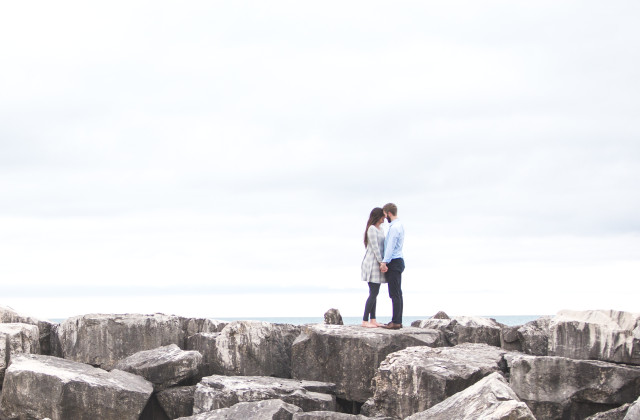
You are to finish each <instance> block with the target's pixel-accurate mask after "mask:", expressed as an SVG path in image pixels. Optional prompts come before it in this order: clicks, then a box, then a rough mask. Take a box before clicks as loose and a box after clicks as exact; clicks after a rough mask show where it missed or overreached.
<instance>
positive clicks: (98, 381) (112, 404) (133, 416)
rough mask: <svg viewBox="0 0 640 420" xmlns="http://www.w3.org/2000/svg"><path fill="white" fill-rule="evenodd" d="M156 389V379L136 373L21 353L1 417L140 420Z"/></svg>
mask: <svg viewBox="0 0 640 420" xmlns="http://www.w3.org/2000/svg"><path fill="white" fill-rule="evenodd" d="M152 392H153V386H152V385H151V383H149V382H147V381H146V380H145V379H143V378H141V377H139V376H136V375H133V374H131V373H127V372H122V371H119V370H114V371H112V372H107V371H104V370H102V369H98V368H94V367H92V366H89V365H85V364H82V363H77V362H73V361H70V360H64V359H60V358H57V357H52V356H41V355H26V354H24V355H17V356H15V357H14V358H13V360H12V361H11V365H10V366H9V368H8V369H7V372H6V375H5V380H4V387H3V389H2V401H1V402H0V418H8V419H42V418H45V417H49V418H50V419H52V420H69V419H74V420H85V419H86V420H95V419H100V420H128V419H130V420H137V419H138V418H139V417H140V414H141V413H142V411H143V409H144V408H145V406H146V404H147V401H148V400H149V397H150V396H151V394H152ZM3 416H4V417H3Z"/></svg>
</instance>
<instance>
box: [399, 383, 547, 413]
mask: <svg viewBox="0 0 640 420" xmlns="http://www.w3.org/2000/svg"><path fill="white" fill-rule="evenodd" d="M451 419H456V420H476V419H492V420H536V419H535V417H534V416H533V413H532V412H531V410H529V407H527V405H526V404H525V403H523V402H521V401H520V400H519V399H518V396H517V395H516V394H515V392H513V390H512V389H511V388H509V385H508V384H507V382H506V381H505V379H504V378H503V377H502V375H500V374H499V373H492V374H491V375H489V376H487V377H485V378H484V379H481V380H480V381H478V382H476V383H475V384H474V385H471V386H470V387H469V388H467V389H465V390H463V391H460V392H458V393H457V394H454V395H453V396H451V397H450V398H448V399H446V400H444V401H442V402H440V403H438V404H436V405H434V406H433V407H431V408H429V409H428V410H426V411H422V412H420V413H416V414H414V415H412V416H409V417H407V420H451Z"/></svg>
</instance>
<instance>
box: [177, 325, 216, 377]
mask: <svg viewBox="0 0 640 420" xmlns="http://www.w3.org/2000/svg"><path fill="white" fill-rule="evenodd" d="M218 336H220V333H198V334H194V335H192V336H190V337H189V338H187V348H186V350H195V351H197V352H199V353H200V354H201V355H202V365H200V376H202V377H204V376H210V375H221V374H223V373H224V370H223V369H222V367H221V366H220V363H219V361H218V346H217V344H216V340H217V338H218Z"/></svg>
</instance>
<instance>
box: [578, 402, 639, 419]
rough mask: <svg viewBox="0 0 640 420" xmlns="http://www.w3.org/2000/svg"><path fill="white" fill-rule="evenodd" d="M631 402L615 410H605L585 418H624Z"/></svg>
mask: <svg viewBox="0 0 640 420" xmlns="http://www.w3.org/2000/svg"><path fill="white" fill-rule="evenodd" d="M630 406H631V404H624V405H621V406H620V407H618V408H614V409H613V410H609V411H603V412H601V413H597V414H594V415H593V416H589V417H587V418H586V419H585V420H624V416H625V414H627V411H628V410H629V407H630Z"/></svg>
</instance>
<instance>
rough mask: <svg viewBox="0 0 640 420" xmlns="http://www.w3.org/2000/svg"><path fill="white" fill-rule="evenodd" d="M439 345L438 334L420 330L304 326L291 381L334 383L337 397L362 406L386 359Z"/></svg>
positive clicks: (296, 342)
mask: <svg viewBox="0 0 640 420" xmlns="http://www.w3.org/2000/svg"><path fill="white" fill-rule="evenodd" d="M442 344H443V338H442V337H441V334H440V332H438V331H435V330H428V329H421V328H402V329H400V330H387V329H383V328H362V327H359V326H348V325H346V326H342V325H322V324H316V325H307V326H306V327H305V328H304V329H303V332H302V334H301V335H300V336H299V337H298V338H297V339H296V341H295V342H294V343H293V358H292V370H293V377H294V378H296V379H306V380H312V381H323V382H331V383H334V384H336V395H337V396H338V397H340V398H342V399H345V400H348V401H357V402H365V401H366V400H367V399H368V398H369V397H371V396H372V395H373V388H372V386H371V379H372V378H373V376H374V375H375V373H376V369H378V366H379V365H380V363H381V362H382V361H383V360H384V358H385V357H387V355H389V354H390V353H393V352H396V351H398V350H402V349H404V348H407V347H411V346H431V347H437V346H440V345H442Z"/></svg>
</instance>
